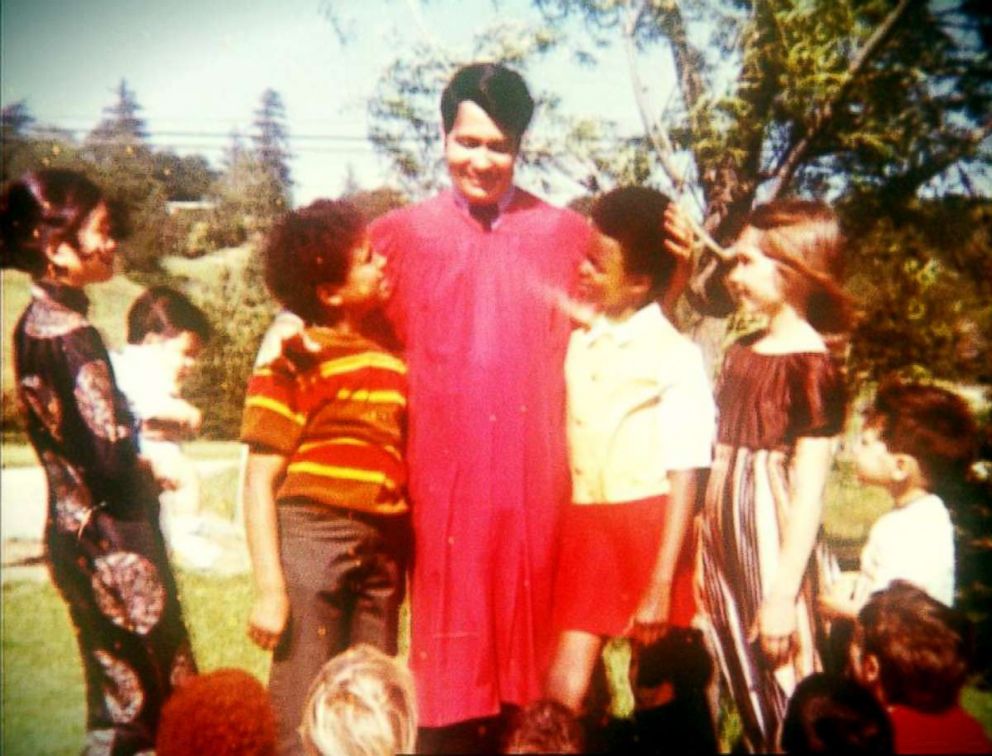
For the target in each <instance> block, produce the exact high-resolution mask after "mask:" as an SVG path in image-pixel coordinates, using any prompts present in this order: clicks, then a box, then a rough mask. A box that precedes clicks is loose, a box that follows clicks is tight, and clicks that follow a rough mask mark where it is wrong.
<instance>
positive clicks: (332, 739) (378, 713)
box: [300, 644, 417, 756]
mask: <svg viewBox="0 0 992 756" xmlns="http://www.w3.org/2000/svg"><path fill="white" fill-rule="evenodd" d="M300 731H301V735H302V738H303V746H304V749H305V751H306V753H308V754H311V755H312V756H316V755H317V754H326V756H393V754H397V753H412V752H413V749H414V746H415V745H416V739H417V701H416V697H415V695H414V690H413V677H412V676H411V675H410V671H409V670H408V669H407V668H406V666H405V665H404V664H403V663H402V662H400V661H399V660H397V659H394V658H392V657H390V656H386V654H384V653H382V652H381V651H379V650H378V649H376V648H373V647H372V646H369V645H366V644H361V645H358V646H355V647H353V648H350V649H348V650H347V651H345V652H343V653H341V654H339V655H338V656H335V657H334V658H333V659H331V660H330V661H329V662H327V664H326V665H324V667H323V669H321V670H320V673H319V674H318V675H317V677H316V679H315V680H314V681H313V684H312V685H311V686H310V692H309V693H308V694H307V698H306V704H305V706H304V710H303V723H302V725H301V726H300Z"/></svg>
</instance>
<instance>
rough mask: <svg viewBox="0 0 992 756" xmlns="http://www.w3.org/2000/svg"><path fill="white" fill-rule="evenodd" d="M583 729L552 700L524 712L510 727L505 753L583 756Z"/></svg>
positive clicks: (536, 704) (563, 707)
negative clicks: (577, 754)
mask: <svg viewBox="0 0 992 756" xmlns="http://www.w3.org/2000/svg"><path fill="white" fill-rule="evenodd" d="M584 745H585V743H584V739H583V736H582V726H581V725H580V724H579V722H578V720H577V719H576V718H575V715H574V714H573V713H572V711H571V710H570V709H569V708H568V707H567V706H565V705H564V704H561V703H559V702H558V701H553V700H550V699H542V700H540V701H536V702H535V703H532V704H531V705H530V706H528V707H527V708H525V709H523V710H522V711H520V712H519V713H518V714H517V716H516V717H515V718H514V721H513V722H512V723H511V726H510V733H509V735H508V736H507V739H506V746H505V748H504V751H505V753H582V752H583V750H584Z"/></svg>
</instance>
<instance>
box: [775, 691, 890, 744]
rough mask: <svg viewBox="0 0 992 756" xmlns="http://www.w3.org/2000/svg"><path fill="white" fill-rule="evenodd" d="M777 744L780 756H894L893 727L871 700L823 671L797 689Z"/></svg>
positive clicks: (790, 702)
mask: <svg viewBox="0 0 992 756" xmlns="http://www.w3.org/2000/svg"><path fill="white" fill-rule="evenodd" d="M781 740H782V743H781V744H782V751H784V752H785V753H795V754H801V753H849V754H886V753H892V752H893V750H892V749H893V741H892V722H890V721H889V715H888V713H887V712H886V711H885V709H884V708H883V707H882V705H881V704H880V703H879V702H878V700H877V699H876V698H875V696H873V695H872V694H871V692H870V691H869V690H868V689H867V688H865V687H863V686H862V685H860V684H859V683H857V682H855V681H854V680H851V679H848V678H846V677H843V676H842V675H832V674H826V673H824V672H817V673H815V674H812V675H810V676H809V677H807V678H806V679H805V680H803V681H802V682H800V683H799V684H798V685H797V686H796V690H795V692H794V693H793V694H792V698H790V699H789V707H788V709H786V712H785V719H784V720H783V722H782V739H781Z"/></svg>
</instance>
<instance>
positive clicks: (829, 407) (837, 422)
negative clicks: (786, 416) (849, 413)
mask: <svg viewBox="0 0 992 756" xmlns="http://www.w3.org/2000/svg"><path fill="white" fill-rule="evenodd" d="M799 365H800V369H797V370H794V371H792V374H791V375H790V383H791V385H790V392H791V393H792V396H793V402H792V406H793V411H792V413H791V424H792V436H793V437H794V438H799V437H800V436H821V437H822V436H836V435H837V434H839V433H840V432H841V431H842V430H843V428H844V416H845V412H846V409H847V391H846V389H845V387H844V379H843V376H842V375H841V372H840V369H839V368H838V366H837V364H836V362H835V361H834V358H833V357H831V356H830V355H828V354H823V355H813V356H811V357H810V356H806V355H803V356H802V359H801V362H799Z"/></svg>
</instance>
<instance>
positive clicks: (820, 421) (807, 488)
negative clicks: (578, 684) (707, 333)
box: [697, 200, 849, 751]
mask: <svg viewBox="0 0 992 756" xmlns="http://www.w3.org/2000/svg"><path fill="white" fill-rule="evenodd" d="M841 247H842V240H841V236H840V232H839V229H838V224H837V220H836V217H835V215H834V214H833V212H832V211H831V210H830V209H829V208H828V207H827V206H826V205H823V204H821V203H818V202H809V201H801V200H784V201H777V202H773V203H770V204H767V205H762V206H759V207H758V208H756V209H755V210H754V211H753V213H752V215H751V216H750V218H749V219H748V224H747V227H746V228H745V230H744V232H743V233H742V235H741V237H740V239H739V240H738V242H737V244H736V246H735V248H734V266H733V268H732V270H731V272H730V274H729V277H728V283H729V287H730V290H731V291H732V293H733V294H734V296H735V298H736V299H737V301H738V304H739V306H740V307H741V308H742V309H743V310H745V311H747V312H751V313H754V314H757V315H761V316H764V317H765V318H767V326H766V327H765V328H764V329H763V330H761V331H759V332H757V333H753V334H750V335H748V336H745V337H743V338H741V339H740V340H738V341H737V342H736V343H734V344H733V345H732V346H731V347H730V348H729V350H728V351H727V354H726V356H725V361H724V365H723V370H722V373H721V376H720V378H719V381H718V386H717V406H718V410H719V427H718V430H717V446H716V452H715V457H714V461H713V467H712V469H711V473H710V479H709V484H708V486H707V491H706V501H705V505H704V511H703V515H702V522H701V530H700V538H701V543H700V551H699V560H700V565H699V570H698V571H697V580H698V582H699V586H698V588H699V600H700V604H701V608H702V609H703V611H704V613H705V615H706V616H707V619H708V622H707V624H708V629H709V631H710V633H711V634H712V635H711V642H712V647H713V650H714V653H715V655H716V659H717V662H718V665H719V668H720V670H721V673H722V675H723V678H724V681H725V683H726V686H727V688H728V689H729V691H730V694H731V695H732V697H733V700H734V702H735V704H736V707H737V710H738V711H739V712H740V716H741V721H742V725H743V737H744V740H745V744H746V745H747V746H748V747H749V748H750V749H752V750H756V751H770V750H773V749H774V746H775V737H776V733H777V730H778V726H779V722H781V719H782V716H783V714H784V712H785V706H786V703H787V701H788V698H789V696H790V694H791V693H792V690H793V688H794V687H795V684H796V683H797V682H798V681H799V680H801V679H803V678H804V677H806V676H807V675H809V674H811V673H812V672H814V671H817V670H818V669H819V668H820V659H819V655H818V651H817V646H818V644H819V641H820V635H821V633H820V632H819V630H818V628H817V623H816V617H815V615H814V613H813V610H814V607H815V602H816V594H817V593H818V591H819V590H820V588H821V586H822V585H823V582H824V580H825V579H827V576H828V575H829V573H830V572H831V570H832V567H831V560H830V558H829V555H828V553H827V552H826V550H825V549H824V547H823V545H822V544H821V542H820V515H821V506H822V498H823V488H824V484H825V482H826V478H827V473H828V471H829V469H830V464H831V460H832V457H833V453H834V447H835V437H836V436H837V435H838V434H839V433H840V430H841V427H842V425H843V422H844V409H845V400H844V390H843V382H842V379H841V375H840V371H839V368H838V366H837V365H836V364H835V361H834V359H833V357H832V356H831V354H830V352H829V351H828V349H827V346H826V343H825V341H824V337H823V335H822V334H824V333H828V334H829V333H839V332H842V331H844V330H846V328H847V325H848V319H849V318H848V312H849V311H848V307H847V299H846V297H845V295H844V293H843V291H842V289H841V288H840V286H839V284H838V278H839V276H840V264H841Z"/></svg>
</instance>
